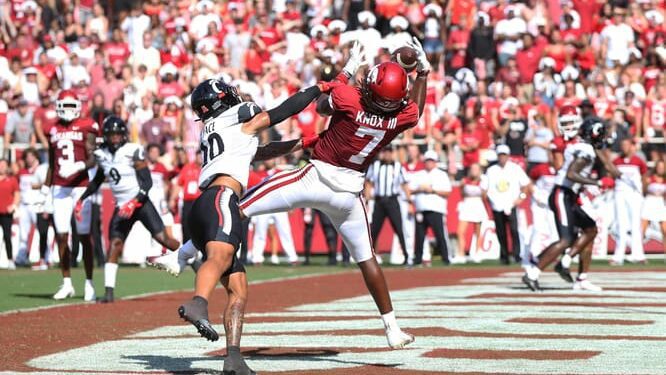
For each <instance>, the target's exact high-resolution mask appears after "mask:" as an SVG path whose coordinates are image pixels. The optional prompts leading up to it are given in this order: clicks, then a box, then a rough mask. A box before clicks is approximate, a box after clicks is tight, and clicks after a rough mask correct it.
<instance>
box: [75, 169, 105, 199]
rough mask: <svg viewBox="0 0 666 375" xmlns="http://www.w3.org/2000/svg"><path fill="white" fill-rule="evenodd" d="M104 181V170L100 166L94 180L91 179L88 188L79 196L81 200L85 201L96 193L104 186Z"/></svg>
mask: <svg viewBox="0 0 666 375" xmlns="http://www.w3.org/2000/svg"><path fill="white" fill-rule="evenodd" d="M103 182H104V171H103V170H102V168H98V169H97V173H95V177H94V178H93V179H92V181H90V183H89V184H88V186H87V187H86V190H85V191H84V192H83V194H82V195H81V197H80V198H79V202H83V201H84V200H85V199H86V198H88V197H89V196H91V195H93V194H95V192H96V191H97V190H99V187H100V186H102V183H103Z"/></svg>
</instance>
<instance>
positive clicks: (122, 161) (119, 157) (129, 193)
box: [95, 143, 145, 206]
mask: <svg viewBox="0 0 666 375" xmlns="http://www.w3.org/2000/svg"><path fill="white" fill-rule="evenodd" d="M95 159H96V160H97V165H98V166H99V167H100V168H102V170H103V171H104V176H105V177H106V180H107V181H108V182H109V186H110V187H111V192H113V197H114V198H115V199H116V205H117V206H121V205H123V204H125V203H127V202H129V201H130V200H131V199H132V198H134V197H136V195H137V194H139V181H138V180H137V178H136V169H135V168H134V162H136V161H142V160H144V159H145V157H144V152H143V147H141V146H140V145H138V144H136V143H125V144H124V145H122V146H120V148H119V149H117V150H116V152H114V153H112V152H111V151H110V150H109V149H108V148H106V147H104V146H102V147H101V148H98V149H97V150H95Z"/></svg>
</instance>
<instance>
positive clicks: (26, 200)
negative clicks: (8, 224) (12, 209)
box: [19, 167, 44, 205]
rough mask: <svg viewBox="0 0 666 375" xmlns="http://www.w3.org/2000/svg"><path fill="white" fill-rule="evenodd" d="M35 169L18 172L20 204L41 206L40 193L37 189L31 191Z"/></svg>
mask: <svg viewBox="0 0 666 375" xmlns="http://www.w3.org/2000/svg"><path fill="white" fill-rule="evenodd" d="M36 171H37V167H35V168H34V169H32V170H30V169H26V168H24V169H21V170H20V171H19V192H20V196H21V203H22V204H30V205H32V204H41V203H43V200H44V199H43V198H42V193H41V192H40V190H39V188H38V189H33V187H32V185H34V183H35V172H36Z"/></svg>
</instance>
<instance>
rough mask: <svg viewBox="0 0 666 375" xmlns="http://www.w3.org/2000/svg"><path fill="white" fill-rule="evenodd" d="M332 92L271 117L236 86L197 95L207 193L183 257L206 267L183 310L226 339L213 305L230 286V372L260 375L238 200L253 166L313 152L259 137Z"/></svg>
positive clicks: (207, 84)
mask: <svg viewBox="0 0 666 375" xmlns="http://www.w3.org/2000/svg"><path fill="white" fill-rule="evenodd" d="M328 86H329V84H327V83H319V84H318V85H316V86H312V87H309V88H307V89H303V90H301V91H299V92H298V93H296V94H294V95H293V96H291V97H290V98H288V99H287V100H285V101H284V102H283V103H282V104H280V105H279V106H278V107H276V108H274V109H271V110H269V111H266V112H262V111H261V109H260V108H259V107H258V106H257V105H256V104H254V103H252V102H243V101H242V99H241V97H240V96H239V95H238V93H237V92H236V89H235V88H234V87H232V86H229V85H228V84H226V83H225V82H223V81H222V80H219V79H209V80H206V81H204V82H202V83H201V84H199V85H198V86H197V87H196V88H195V89H194V91H193V92H192V96H191V103H192V109H193V110H194V112H195V113H196V114H197V116H198V117H199V119H200V120H201V121H203V125H204V126H203V130H202V132H201V155H202V159H203V163H202V168H201V175H200V177H199V188H200V189H201V190H202V194H201V195H200V196H199V198H197V200H196V201H195V202H194V205H193V206H192V211H191V213H190V217H189V220H190V221H191V223H192V239H191V241H188V242H187V243H186V244H185V245H183V247H181V249H180V250H179V251H180V252H181V253H182V254H183V255H184V257H185V258H186V257H188V256H189V255H190V254H191V252H192V250H194V252H196V249H201V250H202V251H203V253H204V263H203V265H202V266H201V268H199V270H198V272H197V276H196V286H195V296H194V297H193V298H192V299H191V300H190V301H187V302H186V303H184V304H183V305H181V306H180V307H179V308H178V313H179V314H180V316H181V318H183V319H184V320H186V321H188V322H190V323H191V324H192V325H194V326H195V327H196V328H197V330H198V332H199V333H200V334H201V336H203V337H205V338H206V339H208V340H211V341H216V340H218V338H219V335H218V333H217V332H216V331H215V329H214V328H213V326H212V325H211V323H210V322H209V320H208V300H209V298H210V296H211V294H212V292H213V290H214V289H215V285H216V284H217V282H218V281H220V282H221V283H222V284H223V285H224V287H225V289H226V291H227V295H228V297H229V298H228V299H227V304H226V307H225V312H224V328H225V333H226V339H227V340H226V341H227V357H226V358H225V360H224V373H233V374H238V375H241V374H243V375H244V374H254V371H252V370H251V369H250V368H249V367H248V366H247V364H246V363H245V361H244V360H243V357H242V356H241V354H240V339H241V332H242V326H243V315H244V311H245V304H246V301H247V278H246V276H245V269H244V268H243V265H242V264H241V263H240V261H239V260H238V259H237V258H236V255H235V254H236V250H237V249H238V246H239V243H240V240H241V216H240V209H239V207H238V202H239V197H240V196H242V194H243V192H244V191H245V189H246V187H247V182H248V177H249V170H250V163H251V162H252V160H253V159H254V160H265V159H268V158H271V157H275V156H278V155H283V154H286V153H289V152H293V151H296V150H298V149H300V148H302V147H308V141H306V140H303V141H301V140H300V139H296V140H292V141H286V142H275V143H271V144H269V146H264V147H259V148H258V147H257V146H258V143H259V139H258V134H259V132H261V131H262V130H264V129H267V128H268V127H270V126H272V125H275V124H278V123H280V122H282V121H284V120H286V119H287V118H289V117H291V116H292V115H295V114H297V113H298V112H300V111H302V110H303V109H304V108H305V107H307V106H308V105H309V104H310V102H312V101H313V100H314V99H316V98H317V97H318V96H319V95H320V94H321V93H322V92H328V91H329V87H328ZM315 138H316V137H315ZM179 258H180V256H179Z"/></svg>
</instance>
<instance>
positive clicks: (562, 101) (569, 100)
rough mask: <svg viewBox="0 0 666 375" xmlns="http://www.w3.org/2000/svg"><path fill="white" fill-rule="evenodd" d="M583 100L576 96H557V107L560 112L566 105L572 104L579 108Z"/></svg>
mask: <svg viewBox="0 0 666 375" xmlns="http://www.w3.org/2000/svg"><path fill="white" fill-rule="evenodd" d="M581 102H582V100H581V99H579V98H578V97H576V96H573V97H566V98H564V97H562V98H557V99H555V108H556V109H557V111H558V112H559V111H560V110H561V109H562V108H563V107H566V106H572V107H576V108H578V106H579V105H580V103H581Z"/></svg>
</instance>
